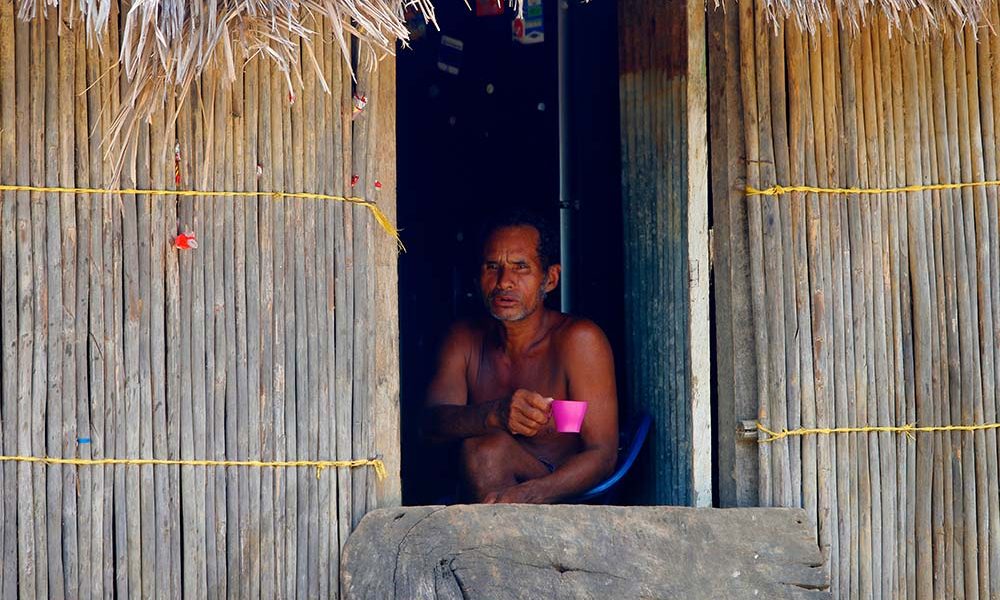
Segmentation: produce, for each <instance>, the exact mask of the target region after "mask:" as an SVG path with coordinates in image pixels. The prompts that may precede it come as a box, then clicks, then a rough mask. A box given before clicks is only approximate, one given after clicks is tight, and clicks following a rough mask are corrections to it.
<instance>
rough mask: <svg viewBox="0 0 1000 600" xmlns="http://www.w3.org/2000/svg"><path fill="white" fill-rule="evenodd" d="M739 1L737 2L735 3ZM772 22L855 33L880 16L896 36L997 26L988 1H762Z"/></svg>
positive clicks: (809, 29) (992, 28) (813, 29)
mask: <svg viewBox="0 0 1000 600" xmlns="http://www.w3.org/2000/svg"><path fill="white" fill-rule="evenodd" d="M737 1H739V0H737ZM762 1H763V3H764V4H765V6H766V10H767V13H768V15H769V17H771V18H772V19H775V20H777V19H782V20H783V19H792V20H794V21H796V22H797V24H798V25H799V26H800V27H801V28H802V29H804V30H806V31H811V32H815V31H816V30H817V29H818V28H820V27H828V26H831V25H833V26H839V27H842V28H843V29H844V30H845V31H846V32H848V33H856V32H857V31H859V30H860V29H861V28H863V27H864V26H865V25H868V24H870V23H872V22H873V21H874V20H875V18H876V17H879V16H884V17H885V18H886V19H888V22H889V25H890V26H891V27H892V29H893V30H895V31H896V32H899V33H913V32H915V33H917V34H919V35H925V34H927V33H929V32H934V31H940V30H958V29H961V28H963V27H965V26H966V25H972V26H974V27H976V28H977V29H987V30H990V32H991V34H995V33H997V32H996V31H993V30H994V29H996V28H997V27H998V26H1000V23H998V22H997V19H998V15H997V14H996V13H995V12H994V11H993V10H992V8H991V2H990V0H762Z"/></svg>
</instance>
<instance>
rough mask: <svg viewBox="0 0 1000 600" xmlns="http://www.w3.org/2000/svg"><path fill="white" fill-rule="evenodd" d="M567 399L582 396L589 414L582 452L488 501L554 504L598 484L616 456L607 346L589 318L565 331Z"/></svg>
mask: <svg viewBox="0 0 1000 600" xmlns="http://www.w3.org/2000/svg"><path fill="white" fill-rule="evenodd" d="M560 354H561V356H562V358H563V361H564V366H565V369H566V376H567V378H568V380H569V381H568V392H569V399H570V400H585V401H587V403H588V406H587V415H586V417H585V418H584V421H583V428H582V429H581V430H580V436H581V438H582V441H583V451H582V452H580V453H579V454H576V455H574V456H572V457H571V458H569V459H568V460H567V461H566V462H565V463H563V464H562V465H560V466H559V468H558V469H556V470H555V471H554V472H553V473H552V474H551V475H548V476H546V477H542V478H539V479H533V480H530V481H526V482H524V483H521V484H518V485H515V486H513V487H511V488H508V489H507V490H504V491H502V492H499V493H497V494H495V495H494V496H493V497H487V498H486V502H530V503H535V502H537V503H548V502H558V501H559V500H562V499H564V498H569V497H572V496H575V495H576V494H579V493H582V492H585V491H587V490H588V489H590V488H591V487H593V486H594V485H597V484H598V483H599V482H600V481H601V480H602V479H604V478H605V477H607V476H608V475H609V474H610V473H611V472H612V471H613V470H614V468H615V463H616V462H617V460H618V396H617V392H616V390H615V367H614V357H613V356H612V352H611V345H610V344H609V343H608V340H607V338H606V337H605V335H604V332H602V331H601V329H600V328H599V327H598V326H597V325H595V324H594V323H592V322H590V321H578V322H576V323H574V324H573V325H572V328H571V330H570V331H569V332H567V335H566V338H565V340H564V342H563V344H562V349H561V352H560Z"/></svg>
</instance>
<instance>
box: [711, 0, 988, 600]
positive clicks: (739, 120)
mask: <svg viewBox="0 0 1000 600" xmlns="http://www.w3.org/2000/svg"><path fill="white" fill-rule="evenodd" d="M983 8H984V9H985V10H986V17H987V18H986V20H985V21H984V23H983V24H982V25H980V26H972V25H966V26H963V27H948V26H944V25H946V24H941V23H939V25H942V27H940V28H939V29H936V30H913V29H909V28H907V26H906V25H904V26H903V27H902V28H900V27H898V26H891V25H890V20H889V18H887V17H886V16H885V15H880V14H877V13H874V12H873V14H869V15H868V16H867V18H866V19H865V20H864V21H863V22H861V23H860V26H859V27H858V28H857V29H854V28H853V27H852V26H851V25H850V24H846V25H845V24H841V23H839V22H837V21H836V20H835V21H834V22H833V23H832V24H828V25H825V26H820V27H818V28H816V31H815V33H814V34H812V35H810V34H808V33H805V32H803V30H802V29H801V28H800V24H799V23H798V22H797V21H795V20H793V19H788V20H785V19H784V18H783V17H782V16H778V17H777V18H774V19H772V16H773V15H771V14H769V11H768V10H767V7H766V6H765V4H764V3H762V2H759V1H754V2H740V3H738V4H737V3H729V4H727V6H726V7H725V11H723V10H722V9H718V10H711V9H710V14H709V69H710V73H711V78H710V90H711V92H710V94H709V97H710V99H711V109H710V115H711V132H712V133H711V139H712V173H713V178H712V182H713V203H714V204H713V216H714V223H715V231H716V235H715V246H714V247H715V257H716V272H715V289H716V293H717V299H718V303H717V305H716V309H717V318H718V321H717V333H718V338H717V339H718V345H719V357H720V363H719V369H718V376H719V379H718V387H719V398H720V402H719V411H720V415H719V418H720V422H722V421H725V422H727V423H728V424H729V427H730V428H731V429H728V430H727V431H729V432H730V433H729V436H728V438H727V437H725V435H720V440H721V441H720V447H719V454H720V498H721V499H722V501H723V504H727V505H760V506H801V507H805V508H806V510H807V513H808V515H809V518H810V519H811V520H812V522H813V524H814V526H815V527H816V533H817V537H818V540H819V543H820V545H821V547H822V549H823V551H824V552H825V553H826V556H827V557H828V558H829V560H828V561H827V564H828V565H829V568H830V569H831V575H832V582H833V591H834V593H835V596H836V597H839V598H858V597H860V598H970V599H971V598H987V597H997V596H998V595H1000V537H998V531H1000V491H998V487H1000V478H998V471H997V469H998V466H997V465H998V455H997V439H996V438H997V432H996V429H985V430H984V429H980V430H974V431H961V430H960V431H944V432H940V431H939V432H916V433H908V432H900V431H885V430H882V431H863V432H855V433H822V432H820V433H818V434H812V435H793V436H790V437H784V438H781V439H777V440H774V441H771V442H766V441H764V440H766V438H768V436H767V435H765V434H763V433H760V434H758V432H756V431H754V430H753V423H754V421H757V420H759V422H760V423H761V424H762V425H763V426H764V427H767V428H768V429H770V430H773V431H776V432H781V431H782V430H784V429H788V430H795V429H798V428H807V429H815V428H820V429H830V428H845V427H866V426H880V427H901V426H905V425H916V426H918V427H921V426H923V427H929V426H938V425H958V426H967V425H984V424H991V423H996V422H997V412H998V408H1000V405H998V402H1000V397H998V395H997V389H998V386H1000V263H998V255H1000V241H998V228H1000V218H998V217H1000V215H998V199H997V198H998V191H1000V190H998V188H997V187H996V186H995V185H983V186H975V187H963V188H946V189H926V188H921V189H918V190H916V191H907V192H883V193H870V194H860V193H824V192H790V193H783V194H777V195H751V194H748V193H747V186H752V187H753V188H756V189H759V190H763V189H767V188H770V187H771V186H774V185H782V186H796V185H802V186H812V187H814V188H824V189H829V188H865V189H872V190H877V189H883V190H884V189H886V188H895V187H899V186H910V185H917V186H925V185H931V184H952V183H961V182H989V181H995V180H997V179H998V177H997V172H998V170H1000V162H998V161H1000V155H998V154H997V152H996V140H997V134H998V127H997V123H998V119H1000V69H998V65H1000V36H997V35H996V30H995V28H996V27H997V24H998V23H1000V20H998V15H1000V7H998V5H997V3H996V2H995V1H994V2H986V3H983ZM990 22H992V24H993V28H994V30H990V29H989V27H988V26H987V24H988V23H990ZM741 423H744V426H743V427H740V424H741ZM736 429H742V430H746V431H748V432H749V433H750V435H743V436H740V435H736V436H733V435H732V433H731V432H732V431H734V430H736Z"/></svg>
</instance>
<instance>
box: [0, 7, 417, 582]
mask: <svg viewBox="0 0 1000 600" xmlns="http://www.w3.org/2000/svg"><path fill="white" fill-rule="evenodd" d="M110 10H111V14H110V19H109V22H108V23H109V24H108V28H107V30H106V31H105V32H104V33H103V34H102V35H100V36H94V35H93V34H90V35H88V33H87V32H86V31H85V27H83V26H82V24H81V23H80V22H79V21H78V22H77V23H76V24H75V25H74V24H73V23H71V22H70V21H69V20H64V19H60V18H59V16H58V15H57V11H56V10H55V9H52V8H51V7H50V8H49V11H50V14H49V16H48V18H41V17H39V18H35V19H33V20H30V21H21V20H17V19H15V18H14V15H15V11H16V7H15V6H14V4H13V2H12V0H0V184H3V185H29V186H36V188H37V187H46V186H48V187H52V186H60V187H63V188H100V189H107V188H115V187H117V186H119V185H120V186H121V188H133V187H134V188H141V189H160V190H167V191H168V192H169V191H172V190H178V189H181V190H201V191H206V190H214V191H252V192H271V191H284V192H308V193H317V194H329V195H338V194H339V195H349V196H360V197H363V198H365V199H369V200H375V201H377V203H378V206H379V207H380V208H381V209H382V211H383V212H385V213H386V215H387V216H388V218H389V219H390V220H392V219H394V214H395V210H394V209H395V67H394V61H393V59H392V58H391V57H390V58H388V59H386V60H384V61H382V62H381V63H380V64H379V65H378V68H377V69H376V70H374V71H372V70H370V69H367V68H358V69H356V70H355V72H356V73H357V80H356V81H352V77H351V69H350V65H348V64H347V63H346V62H345V60H344V58H343V54H342V51H341V48H340V47H339V46H337V45H336V44H333V43H329V37H328V36H327V37H324V39H327V42H328V43H322V42H320V41H317V42H316V43H314V44H313V45H312V47H311V48H309V49H307V48H305V47H301V48H300V50H295V53H296V54H298V53H300V52H301V60H300V61H299V63H298V64H297V65H293V68H294V69H298V70H299V72H300V74H301V77H302V86H301V88H299V87H296V88H295V90H296V93H295V95H294V96H290V94H289V88H288V79H287V78H286V74H285V73H283V72H281V71H280V69H279V66H278V64H277V63H276V62H274V61H270V60H266V59H264V58H262V57H261V56H259V55H258V56H252V57H248V56H245V55H243V54H242V52H243V51H242V49H240V48H230V49H229V50H227V51H231V52H232V53H233V55H232V57H231V58H232V61H233V64H235V65H236V66H237V68H236V70H235V72H236V80H235V81H233V82H227V81H226V79H227V77H226V74H225V72H226V70H225V69H224V68H222V67H220V68H218V69H216V68H206V69H205V70H204V72H202V73H201V74H200V75H199V76H198V77H197V78H195V80H194V85H193V86H192V87H191V88H190V89H189V90H187V91H186V92H185V96H184V97H182V98H181V97H176V96H174V95H173V94H171V93H167V94H166V95H165V100H164V106H163V107H162V108H161V109H157V110H155V111H153V113H152V116H151V118H150V119H149V120H148V121H146V120H142V121H139V122H137V123H136V125H135V127H134V130H133V135H131V136H128V137H127V138H123V139H122V140H118V141H112V142H110V143H105V142H106V140H107V136H106V135H105V134H106V133H107V132H108V131H110V130H111V128H112V127H113V121H114V119H115V118H116V117H117V115H119V114H120V108H121V107H120V106H119V103H120V102H121V99H122V98H124V97H126V96H127V91H128V89H129V86H130V85H131V84H132V83H131V82H130V81H128V79H127V77H124V76H122V73H121V72H120V65H119V62H118V57H119V56H120V50H121V48H120V39H119V34H120V28H121V25H122V23H124V20H125V18H126V17H125V14H124V13H125V10H124V8H123V9H122V10H121V13H120V12H119V6H118V3H117V2H113V3H111V6H110ZM316 25H317V29H318V30H322V28H323V27H324V23H322V22H317V23H316ZM326 26H327V27H328V26H329V23H327V24H326ZM326 30H327V31H329V29H326ZM220 56H221V55H220ZM220 60H221V59H220ZM303 65H305V66H303ZM320 75H322V78H323V79H324V80H325V81H326V82H327V83H328V84H329V87H330V90H331V93H326V92H325V91H324V90H323V89H322V85H321V84H320V77H319V76H320ZM355 90H357V91H358V92H359V93H361V94H363V95H365V96H366V97H367V106H366V107H365V108H364V110H363V111H362V112H361V114H360V115H358V116H357V118H354V119H353V120H352V113H353V112H354V107H353V105H352V94H353V92H354V91H355ZM175 115H176V118H174V116H175ZM177 152H179V155H178V154H177ZM122 156H123V157H124V160H123V161H119V158H120V157H122ZM119 164H122V165H124V166H123V169H122V171H121V174H120V179H119V178H118V176H117V174H116V173H117V168H118V166H119ZM355 177H356V184H355V183H354V182H353V181H352V180H353V179H354V178H355ZM376 182H378V183H376ZM189 232H193V233H194V235H195V237H196V239H197V242H198V245H197V248H194V249H178V248H176V247H175V238H176V237H177V236H178V234H180V233H189ZM396 256H397V252H396V245H395V241H394V240H393V239H392V237H391V236H389V235H387V234H386V233H385V232H384V231H383V230H382V229H381V228H380V227H379V224H378V223H377V222H376V221H375V219H373V216H372V213H371V212H369V210H368V209H367V208H366V207H365V206H359V205H357V204H349V203H344V202H339V201H333V200H314V199H303V198H277V197H275V196H273V195H270V194H267V193H262V194H260V195H252V196H248V197H235V196H226V195H223V196H201V195H199V196H177V195H175V194H170V193H166V194H164V195H149V194H121V193H56V192H41V191H3V192H0V281H2V283H0V308H2V311H0V346H2V369H0V391H2V393H0V454H3V455H4V456H6V457H23V458H30V457H56V458H69V459H106V458H117V459H167V460H199V459H205V460H216V461H219V460H261V461H295V460H313V461H315V460H349V459H369V458H373V457H376V456H378V457H380V458H382V459H383V460H384V461H385V464H386V467H387V470H388V478H387V479H386V480H385V481H381V482H380V481H378V480H377V478H376V473H375V472H374V471H373V470H372V468H371V467H367V466H366V467H359V468H355V469H347V468H330V469H325V470H322V471H320V470H317V469H312V468H294V467H287V468H272V467H212V466H166V465H157V466H150V465H147V466H136V465H101V466H77V465H51V464H40V463H29V462H3V463H0V489H2V490H3V491H4V493H3V497H2V500H0V555H2V556H3V559H2V560H0V597H2V598H15V597H20V598H98V597H100V598H103V597H113V596H117V597H119V598H126V597H128V598H140V597H141V598H151V597H168V598H178V597H182V596H183V597H192V598H205V597H240V598H247V597H263V598H275V597H287V598H292V597H310V598H313V597H335V596H337V595H338V590H339V574H338V565H339V556H340V548H341V547H342V545H343V544H344V542H345V540H346V538H347V535H348V534H349V532H350V531H351V529H352V528H353V526H354V525H355V524H356V523H357V522H358V521H359V519H360V518H361V517H362V516H363V515H364V514H365V513H366V512H367V511H369V510H370V509H372V508H374V507H376V506H385V505H395V504H398V503H399V500H400V494H399V456H398V453H399V441H398V440H399V432H398V367H397V363H396V361H397V356H398V352H397V351H396V346H397V344H398V341H397V322H396V310H395V303H396V297H397V296H396Z"/></svg>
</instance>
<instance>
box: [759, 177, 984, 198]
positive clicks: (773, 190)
mask: <svg viewBox="0 0 1000 600" xmlns="http://www.w3.org/2000/svg"><path fill="white" fill-rule="evenodd" d="M990 186H1000V181H972V182H967V183H932V184H927V185H907V186H903V187H894V188H821V187H813V186H809V185H793V186H788V187H785V186H783V185H773V186H771V187H769V188H767V189H763V190H758V189H757V188H754V187H750V186H747V189H746V194H747V196H781V195H783V194H791V193H794V192H806V193H810V194H900V193H907V192H924V191H934V190H958V189H962V188H971V187H990Z"/></svg>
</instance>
